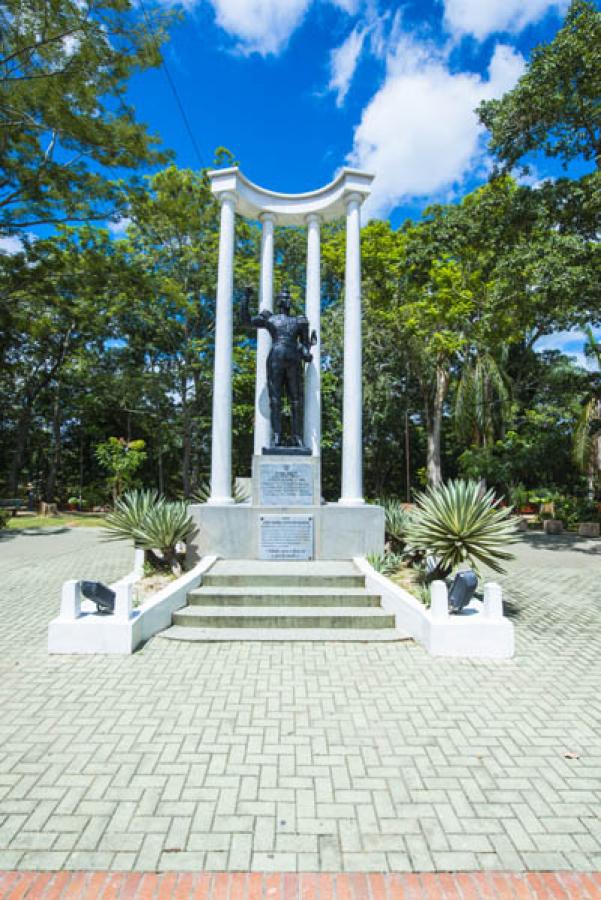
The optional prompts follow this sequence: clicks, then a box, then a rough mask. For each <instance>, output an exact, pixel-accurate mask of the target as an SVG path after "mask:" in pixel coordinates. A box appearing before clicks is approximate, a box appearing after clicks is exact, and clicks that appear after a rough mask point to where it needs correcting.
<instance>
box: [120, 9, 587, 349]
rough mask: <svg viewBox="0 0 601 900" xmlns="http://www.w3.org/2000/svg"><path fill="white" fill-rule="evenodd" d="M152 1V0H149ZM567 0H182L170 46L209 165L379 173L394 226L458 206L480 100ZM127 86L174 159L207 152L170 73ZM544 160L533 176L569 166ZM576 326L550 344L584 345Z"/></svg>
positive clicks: (476, 140)
mask: <svg viewBox="0 0 601 900" xmlns="http://www.w3.org/2000/svg"><path fill="white" fill-rule="evenodd" d="M146 2H148V0H146ZM567 7H568V0H405V2H402V0H185V2H184V4H183V6H180V8H181V9H183V11H184V18H183V21H182V22H181V24H179V25H178V26H176V27H175V28H174V29H173V32H172V40H171V42H170V44H169V45H168V46H167V48H166V50H165V55H166V61H167V65H168V67H169V71H170V73H171V75H172V78H173V79H174V81H175V82H176V85H177V90H178V93H179V95H180V97H181V99H182V102H183V105H184V107H185V110H186V114H187V117H188V119H189V122H190V125H191V128H192V130H193V132H194V136H195V140H196V144H197V146H198V148H199V149H200V154H201V161H202V164H204V165H210V164H211V162H212V159H213V154H214V150H215V148H216V147H217V146H219V145H223V146H225V147H227V148H228V149H229V150H231V151H232V152H233V153H234V155H235V157H236V159H237V160H238V161H239V163H240V166H241V168H242V170H243V171H244V173H245V174H246V175H247V176H248V177H249V178H250V179H251V180H252V181H255V182H256V183H258V184H260V185H262V186H264V187H268V188H271V189H274V190H280V191H286V192H300V191H305V190H311V189H313V188H316V187H319V186H320V185H322V184H325V183H327V182H328V181H330V180H331V179H332V177H333V176H334V175H335V173H336V171H337V170H338V169H339V168H340V167H341V166H342V165H345V164H346V165H353V166H358V167H360V168H363V169H366V170H368V171H371V172H373V173H374V174H375V176H376V178H375V182H374V191H373V195H372V198H371V201H370V202H369V205H368V207H367V209H365V214H364V219H365V218H366V217H368V216H376V217H389V218H390V219H391V221H392V223H393V225H394V226H397V225H398V224H400V222H402V221H403V220H404V219H405V218H406V217H408V216H411V217H418V216H419V214H420V212H421V211H422V210H423V209H424V207H425V206H427V205H428V204H429V203H431V202H433V201H442V202H452V201H454V200H458V199H459V198H460V197H461V196H463V195H464V194H465V193H467V192H468V191H469V190H471V189H473V188H474V187H476V186H477V185H478V184H480V183H482V182H483V181H484V180H485V179H486V177H487V174H488V172H489V170H490V166H491V160H490V158H489V156H488V154H487V151H486V134H485V132H484V131H483V130H482V129H481V127H480V126H479V124H478V120H477V117H476V115H475V114H474V108H475V107H476V106H477V105H478V103H479V102H480V101H481V100H482V99H488V98H491V97H500V96H501V95H502V94H503V93H504V92H505V91H507V90H509V89H510V88H511V87H512V86H513V85H514V84H515V82H516V81H517V79H518V78H519V77H520V75H521V74H522V72H523V71H524V66H525V64H526V61H527V59H528V57H529V55H530V53H531V50H532V48H533V47H535V46H536V45H537V44H539V43H543V42H547V41H549V40H550V39H551V38H552V37H553V35H554V34H555V32H556V31H557V29H558V28H559V27H560V24H561V21H562V18H563V15H564V13H565V11H566V9H567ZM130 98H131V100H132V101H133V103H134V104H135V106H136V109H137V113H138V116H139V118H140V119H142V120H144V121H146V122H147V123H148V125H149V126H150V128H151V129H152V130H154V131H156V132H158V133H159V134H160V135H161V136H162V138H163V140H164V143H165V144H166V145H167V146H169V147H171V148H172V149H173V150H174V151H175V154H176V161H177V163H178V164H179V165H182V166H190V167H194V168H195V167H198V165H199V159H198V157H197V154H196V151H195V149H194V147H193V145H192V142H191V140H190V137H189V135H188V133H187V131H186V127H185V124H184V122H183V120H182V117H181V115H180V113H179V111H178V109H177V106H176V104H175V102H174V99H173V95H172V93H171V89H170V87H169V84H168V81H167V78H166V76H165V73H164V72H162V71H153V72H149V73H145V74H144V75H143V76H140V77H139V78H137V79H136V80H135V81H134V83H133V84H132V86H131V90H130ZM559 172H560V167H559V166H558V165H557V163H555V162H551V161H548V160H544V159H536V160H535V164H534V166H533V168H532V173H531V176H530V178H531V180H532V181H536V180H538V179H542V178H545V177H549V176H554V175H557V174H559ZM582 343H583V339H582V336H581V335H580V334H568V333H562V334H558V335H553V336H551V337H547V338H545V339H544V341H543V342H542V343H541V349H542V347H543V345H544V347H559V348H561V349H565V351H566V352H568V353H570V354H573V355H576V356H578V358H579V360H580V361H581V362H583V361H584V359H583V357H582V355H581V353H580V352H579V351H580V349H581V347H582Z"/></svg>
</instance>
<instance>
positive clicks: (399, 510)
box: [378, 497, 411, 552]
mask: <svg viewBox="0 0 601 900" xmlns="http://www.w3.org/2000/svg"><path fill="white" fill-rule="evenodd" d="M378 502H379V505H380V506H382V507H383V509H384V516H385V526H384V527H385V531H386V541H387V543H388V544H389V545H390V549H391V550H392V551H393V552H400V551H401V550H402V549H403V547H404V546H405V544H406V543H407V526H408V524H409V522H410V520H411V513H410V512H409V511H408V510H407V509H405V508H404V507H403V505H402V504H401V502H400V500H393V499H392V498H390V497H386V498H384V499H382V500H380V501H378Z"/></svg>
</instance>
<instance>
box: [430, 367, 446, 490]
mask: <svg viewBox="0 0 601 900" xmlns="http://www.w3.org/2000/svg"><path fill="white" fill-rule="evenodd" d="M448 386H449V376H448V373H447V372H446V370H445V369H444V367H443V366H442V365H441V364H440V363H439V364H437V366H436V382H435V386H434V394H433V396H432V398H431V401H430V402H427V403H426V428H427V432H428V450H427V461H426V472H427V476H428V485H429V486H430V487H437V486H438V485H439V484H442V457H441V449H440V442H441V441H440V439H441V434H442V412H443V407H444V401H445V397H446V395H447V390H448Z"/></svg>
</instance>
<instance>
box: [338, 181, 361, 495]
mask: <svg viewBox="0 0 601 900" xmlns="http://www.w3.org/2000/svg"><path fill="white" fill-rule="evenodd" d="M360 210H361V196H360V195H359V194H351V195H350V196H349V197H348V198H347V200H346V269H345V286H344V376H343V377H344V385H343V395H342V492H341V497H340V503H344V504H347V505H349V506H352V505H357V504H360V503H363V502H364V500H363V430H362V401H363V398H362V388H361V211H360Z"/></svg>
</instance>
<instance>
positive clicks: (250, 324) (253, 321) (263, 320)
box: [240, 287, 271, 330]
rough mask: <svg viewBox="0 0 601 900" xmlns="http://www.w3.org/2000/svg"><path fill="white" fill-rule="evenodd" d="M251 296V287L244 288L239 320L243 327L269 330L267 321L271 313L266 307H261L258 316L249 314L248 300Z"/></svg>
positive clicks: (249, 300)
mask: <svg viewBox="0 0 601 900" xmlns="http://www.w3.org/2000/svg"><path fill="white" fill-rule="evenodd" d="M252 297H253V289H252V288H251V287H247V288H244V294H243V296H242V303H241V304H240V320H241V323H242V327H243V328H247V329H250V328H267V330H269V326H268V324H267V323H268V322H269V319H270V318H271V313H270V312H269V310H268V309H262V310H261V312H260V313H259V315H258V316H251V314H250V302H251V300H252Z"/></svg>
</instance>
